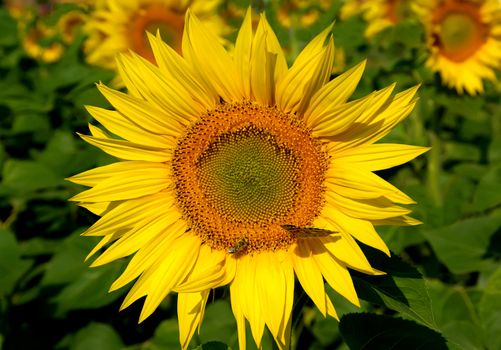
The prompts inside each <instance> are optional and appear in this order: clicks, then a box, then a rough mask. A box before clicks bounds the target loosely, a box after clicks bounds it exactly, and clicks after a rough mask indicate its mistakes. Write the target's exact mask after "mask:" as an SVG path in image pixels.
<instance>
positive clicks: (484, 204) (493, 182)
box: [472, 167, 501, 212]
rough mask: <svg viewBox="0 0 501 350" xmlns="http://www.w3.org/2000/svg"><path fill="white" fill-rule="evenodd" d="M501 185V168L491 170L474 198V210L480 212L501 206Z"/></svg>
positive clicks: (484, 177) (483, 179)
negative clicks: (500, 191)
mask: <svg viewBox="0 0 501 350" xmlns="http://www.w3.org/2000/svg"><path fill="white" fill-rule="evenodd" d="M500 184H501V167H495V168H491V169H490V170H489V171H488V172H487V173H486V174H485V175H484V176H483V177H482V179H481V180H480V182H479V184H478V186H477V189H476V191H475V194H474V196H473V204H472V209H473V210H474V211H475V212H480V211H484V210H486V209H489V208H492V207H495V206H497V205H499V204H501V195H500V193H499V189H500Z"/></svg>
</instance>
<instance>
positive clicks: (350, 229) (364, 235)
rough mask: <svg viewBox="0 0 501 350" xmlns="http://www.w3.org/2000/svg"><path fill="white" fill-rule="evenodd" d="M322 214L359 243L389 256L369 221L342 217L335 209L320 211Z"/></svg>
mask: <svg viewBox="0 0 501 350" xmlns="http://www.w3.org/2000/svg"><path fill="white" fill-rule="evenodd" d="M322 214H323V216H325V218H326V219H327V220H330V221H333V222H335V223H336V224H337V225H338V226H339V227H341V228H342V229H343V230H344V231H345V232H347V233H349V234H351V235H352V236H353V237H355V238H356V239H357V240H359V241H360V242H362V243H364V244H367V245H369V246H371V247H374V248H376V249H378V250H380V251H382V252H384V253H385V254H386V255H388V256H390V251H389V249H388V247H387V246H386V243H385V242H384V241H383V240H382V239H381V237H380V236H379V235H378V234H377V232H376V230H375V229H374V226H373V225H372V224H371V223H370V222H369V221H367V220H359V219H355V218H352V217H350V216H347V215H344V214H343V213H342V212H340V211H339V210H336V209H335V208H328V210H324V211H322Z"/></svg>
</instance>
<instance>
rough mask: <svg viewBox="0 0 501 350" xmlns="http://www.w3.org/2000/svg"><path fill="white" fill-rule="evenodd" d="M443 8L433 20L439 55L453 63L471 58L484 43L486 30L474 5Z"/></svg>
mask: <svg viewBox="0 0 501 350" xmlns="http://www.w3.org/2000/svg"><path fill="white" fill-rule="evenodd" d="M451 6H452V5H450V6H444V8H440V9H438V10H437V14H436V16H435V18H434V20H433V23H434V25H435V26H436V27H437V28H438V30H437V31H436V32H435V34H434V39H435V43H434V44H435V45H436V46H437V47H438V48H439V50H440V53H441V54H442V55H443V56H445V57H447V58H448V59H450V60H451V61H454V62H463V61H465V60H467V59H468V58H470V57H471V56H473V55H474V54H475V53H476V52H477V51H478V50H479V48H480V47H482V45H483V44H484V43H485V41H486V37H487V34H488V29H487V27H486V25H485V24H484V23H483V21H482V19H481V15H480V9H479V8H478V5H476V4H475V3H469V2H464V3H463V2H459V3H458V4H457V5H456V7H451Z"/></svg>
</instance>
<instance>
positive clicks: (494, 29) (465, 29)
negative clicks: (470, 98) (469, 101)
mask: <svg viewBox="0 0 501 350" xmlns="http://www.w3.org/2000/svg"><path fill="white" fill-rule="evenodd" d="M422 18H423V21H424V23H425V26H426V32H427V44H428V48H429V51H430V57H429V58H428V61H427V62H426V64H427V66H428V67H429V68H430V69H431V70H433V71H435V72H439V73H440V76H441V77H442V80H443V82H444V83H445V84H447V85H448V86H449V87H450V88H455V89H456V90H457V91H458V92H459V93H461V94H462V93H463V92H464V91H466V92H467V93H469V94H471V95H475V94H477V93H482V92H483V90H484V88H483V84H482V79H489V80H496V73H495V71H496V70H499V68H500V67H501V2H500V1H499V0H478V1H477V0H469V1H468V0H443V1H439V0H436V1H435V0H433V1H432V0H429V1H428V3H427V6H426V7H425V8H424V11H423V14H422Z"/></svg>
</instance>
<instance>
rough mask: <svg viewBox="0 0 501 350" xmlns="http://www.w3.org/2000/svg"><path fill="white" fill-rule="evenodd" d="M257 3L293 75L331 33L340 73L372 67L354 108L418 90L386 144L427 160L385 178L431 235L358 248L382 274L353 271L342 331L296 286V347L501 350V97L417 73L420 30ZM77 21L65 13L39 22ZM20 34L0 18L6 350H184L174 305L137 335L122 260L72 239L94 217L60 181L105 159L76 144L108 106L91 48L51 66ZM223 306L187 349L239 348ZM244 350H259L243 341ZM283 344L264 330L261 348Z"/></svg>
mask: <svg viewBox="0 0 501 350" xmlns="http://www.w3.org/2000/svg"><path fill="white" fill-rule="evenodd" d="M248 3H249V1H245V0H239V1H236V2H234V5H236V6H240V7H241V8H243V9H245V8H246V7H247V5H248ZM252 4H253V6H254V7H256V8H259V9H261V10H266V12H267V17H268V19H269V21H270V23H271V24H272V26H273V27H274V28H276V29H277V35H278V37H279V39H280V42H281V43H282V45H283V46H284V48H285V49H286V52H287V59H288V61H289V62H292V61H293V59H294V57H295V56H296V55H297V54H298V53H299V52H300V50H301V48H302V47H303V46H304V45H305V43H306V42H308V40H310V39H311V38H312V36H313V35H315V34H316V33H318V32H319V31H320V30H322V29H323V28H324V27H325V26H326V25H328V24H330V23H331V22H332V21H334V20H335V21H336V23H335V26H334V28H333V34H334V39H335V43H336V46H337V48H338V50H339V51H340V50H341V49H342V50H344V52H345V55H346V57H345V60H346V62H345V66H346V67H345V68H349V67H352V66H353V65H355V64H357V63H359V62H360V61H362V60H364V59H366V58H367V59H368V61H367V68H366V71H365V73H364V75H363V77H362V80H361V82H360V84H359V87H358V89H357V91H356V92H355V94H354V96H353V98H358V97H361V96H364V95H366V94H368V93H370V92H372V91H373V90H375V89H380V88H382V87H385V86H387V85H389V84H391V83H393V82H397V83H398V84H397V87H396V91H402V90H404V89H405V88H408V87H411V86H414V85H416V84H421V88H420V90H419V93H418V95H419V98H420V101H419V103H418V105H417V106H416V108H415V110H414V112H413V113H412V115H411V116H410V117H409V118H408V119H407V120H405V121H404V122H403V123H401V125H399V126H397V127H396V128H395V129H394V130H393V132H392V133H391V134H389V135H388V136H386V137H385V139H384V140H382V142H395V143H406V144H415V145H422V146H432V150H431V151H430V152H428V153H427V154H426V155H425V156H422V157H420V158H418V159H416V160H414V161H413V162H411V163H410V164H407V165H403V166H400V167H398V168H395V169H390V170H385V171H381V172H379V175H380V176H382V177H383V178H385V179H388V180H389V181H390V182H392V183H393V184H395V185H396V186H397V187H399V188H400V189H402V190H403V191H404V192H406V193H408V194H409V195H411V197H412V198H413V199H415V200H416V202H417V204H416V205H413V206H411V208H412V209H413V216H415V217H416V218H418V219H420V220H421V221H423V223H424V224H423V225H420V226H413V227H394V226H393V227H386V226H382V227H377V229H378V232H380V233H381V236H382V237H383V239H384V240H385V241H386V242H387V244H388V246H389V247H390V249H391V250H392V251H393V252H394V253H393V254H392V256H391V257H386V256H385V255H383V254H381V253H378V252H375V251H374V250H372V249H367V248H365V247H364V252H365V253H366V255H367V257H368V259H369V261H370V262H371V264H372V265H373V266H374V268H376V269H378V270H380V271H384V272H386V274H385V275H379V276H368V275H365V274H362V273H359V272H356V271H352V277H353V281H354V284H355V287H356V290H357V293H358V295H359V297H360V299H361V307H360V308H358V307H356V306H354V305H352V304H350V303H349V302H348V301H347V300H345V299H344V298H343V297H341V296H340V295H339V294H337V293H336V292H335V291H333V290H332V289H331V288H330V287H329V286H326V290H327V293H328V295H329V296H330V298H331V299H332V300H333V303H334V305H335V308H336V310H337V313H338V315H339V317H340V318H341V321H340V322H339V321H337V320H335V319H333V318H330V317H327V318H324V317H323V316H322V315H321V314H320V312H319V311H318V310H317V309H316V307H315V306H314V305H313V303H312V302H311V301H310V300H309V298H308V297H307V296H306V295H305V293H304V292H303V291H302V290H301V288H300V286H299V284H297V285H296V296H295V302H294V310H293V323H292V335H291V343H292V348H293V349H307V350H322V349H338V350H345V349H347V348H350V349H362V348H370V349H387V348H388V349H389V348H394V349H400V348H402V349H415V348H429V349H445V348H450V349H465V350H470V349H471V350H474V349H488V350H497V349H500V348H501V292H500V291H501V268H500V267H499V261H500V259H501V231H500V229H499V228H500V226H501V225H500V224H501V212H500V205H501V196H500V195H499V193H500V190H501V166H500V164H501V105H500V104H499V96H500V89H501V85H499V83H497V84H491V83H487V84H486V92H485V94H482V95H479V96H467V95H458V94H457V93H456V92H455V91H451V90H449V89H447V88H446V87H444V86H443V85H442V84H441V82H440V79H439V77H438V76H437V75H436V74H434V73H432V72H431V71H429V70H428V69H427V68H426V67H425V65H424V63H425V60H426V58H427V55H428V53H427V50H426V48H425V46H424V44H423V43H424V32H423V28H422V26H421V25H420V24H419V23H418V22H416V21H415V20H404V21H402V22H401V23H399V24H397V25H396V26H395V27H390V28H388V29H386V30H384V31H382V32H381V33H379V34H378V35H376V36H375V37H373V38H370V39H368V38H366V37H365V36H364V31H365V28H366V23H365V22H364V20H363V18H362V17H361V16H358V17H352V18H349V19H344V20H342V19H340V18H339V8H340V6H341V4H340V2H335V4H334V5H333V6H332V7H331V8H330V9H328V10H327V11H322V13H320V14H319V18H318V19H317V21H316V22H315V23H313V24H312V25H311V26H310V27H295V28H285V27H283V26H281V24H280V21H279V20H278V18H277V14H278V13H279V7H278V3H277V2H272V1H253V2H252ZM229 5H230V4H229V2H225V3H224V4H223V6H222V8H223V9H228V8H229ZM75 8H76V7H75V5H68V4H66V5H64V6H58V7H56V10H55V11H54V12H53V13H51V15H50V16H49V17H48V18H45V19H44V23H47V24H48V25H51V24H52V25H53V24H54V23H57V21H58V19H59V17H60V16H61V15H63V14H65V13H67V12H68V11H70V10H72V9H75ZM291 11H292V10H291ZM297 11H299V12H301V11H302V12H301V13H303V12H305V10H304V9H299V10H297ZM232 21H233V24H234V25H238V24H239V22H240V20H237V19H233V20H232ZM235 35H236V31H234V32H233V33H231V34H230V37H231V36H232V37H233V38H234V37H235ZM23 36H24V34H23V31H22V30H21V25H19V24H18V23H17V21H16V20H14V19H13V18H12V17H11V16H10V15H9V14H8V12H7V10H6V9H5V8H3V7H0V174H1V179H0V349H71V350H84V349H105V350H107V349H110V350H112V349H124V348H125V349H130V350H135V349H137V350H139V349H144V350H161V349H176V348H179V334H178V331H179V327H178V323H177V315H176V307H175V296H170V297H168V298H167V299H166V300H165V301H164V302H163V303H162V304H161V306H160V307H159V310H157V311H156V312H155V313H154V314H153V316H151V317H150V318H148V319H147V320H146V321H144V322H143V323H142V324H139V325H138V324H137V319H138V315H139V309H140V306H141V305H140V304H141V302H138V303H136V304H134V305H133V306H132V307H131V308H129V309H127V310H125V311H122V312H118V310H119V308H120V304H121V302H122V300H123V297H124V294H125V293H126V292H127V291H128V290H129V289H130V288H129V287H125V288H123V289H121V290H119V291H115V292H112V293H108V289H109V288H110V286H111V284H112V282H113V281H114V280H115V279H116V278H117V277H118V276H119V274H120V273H121V272H122V271H123V270H124V268H125V265H126V263H127V259H123V260H121V261H119V262H117V263H113V264H108V265H105V266H101V267H96V268H90V267H89V262H85V258H86V256H87V254H88V253H89V251H90V250H91V249H92V247H93V246H94V245H95V244H96V243H97V240H95V239H93V238H91V237H85V238H82V237H80V235H79V234H80V233H81V232H83V231H84V230H85V228H87V227H89V226H90V225H92V224H93V223H94V222H95V221H96V219H97V217H96V216H95V215H93V214H91V213H90V212H88V211H86V210H84V209H77V208H76V206H74V205H73V204H72V203H69V202H68V201H67V199H68V198H70V197H72V196H73V195H74V194H76V193H77V192H79V191H81V189H82V188H81V187H80V186H77V185H73V184H71V183H69V182H68V181H65V180H64V179H65V178H66V177H69V176H71V175H73V174H76V173H79V172H81V171H84V170H87V169H90V168H93V167H95V166H97V165H104V164H107V163H109V162H110V160H111V158H110V157H109V156H107V155H105V154H104V153H103V152H101V151H99V150H97V149H96V148H94V147H91V146H89V145H88V144H86V143H84V142H83V141H82V140H81V139H80V138H79V137H78V136H77V135H76V132H82V133H88V132H87V123H89V122H91V118H90V116H89V115H88V113H87V112H86V111H85V109H84V106H85V105H95V106H101V107H104V108H108V107H109V104H108V102H107V101H106V100H105V99H104V98H103V97H102V96H101V94H100V93H99V92H98V91H97V89H96V87H95V83H96V82H98V81H103V82H104V83H109V82H110V81H111V80H112V79H113V77H114V73H113V72H109V71H104V70H102V69H99V68H96V67H92V66H90V65H88V64H86V63H85V58H84V55H83V52H82V45H83V42H84V40H85V37H84V36H83V35H80V36H77V38H76V39H75V40H74V42H73V43H71V44H69V45H66V46H65V48H64V53H63V55H62V57H61V58H60V59H59V60H57V61H56V62H54V63H50V64H49V63H44V62H41V61H37V60H35V59H33V58H30V57H28V55H27V54H26V53H25V51H24V49H23V45H22V38H23ZM498 73H499V72H498ZM336 74H337V73H336ZM336 74H333V76H335V75H336ZM498 75H499V74H498ZM228 294H229V292H228V289H227V288H226V289H225V288H222V289H218V290H216V291H214V292H213V294H211V295H210V297H209V300H208V302H207V307H206V311H205V317H204V323H203V326H202V327H201V329H200V332H195V335H194V337H193V339H192V342H191V343H190V346H189V348H190V349H200V350H220V349H221V350H223V349H237V348H238V339H237V329H236V322H235V319H234V316H233V313H232V310H231V307H230V303H229V297H228ZM46 329H49V330H50V332H47V331H46ZM246 341H247V348H248V349H256V346H255V344H254V341H253V338H252V334H251V332H250V329H249V327H247V337H246ZM274 346H275V345H274V341H273V337H272V336H271V334H270V333H269V332H268V331H265V334H264V337H263V345H262V348H263V349H265V350H266V349H273V348H274Z"/></svg>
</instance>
